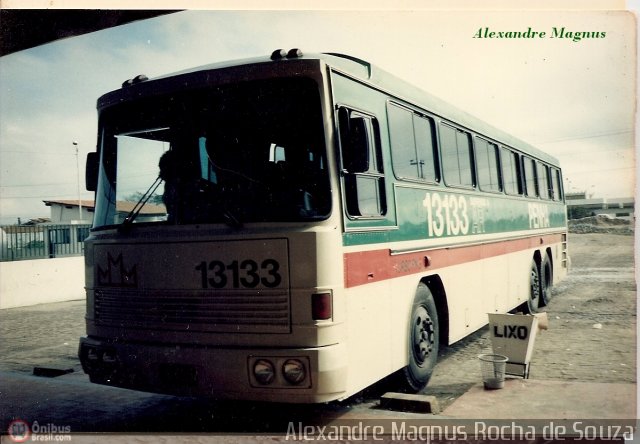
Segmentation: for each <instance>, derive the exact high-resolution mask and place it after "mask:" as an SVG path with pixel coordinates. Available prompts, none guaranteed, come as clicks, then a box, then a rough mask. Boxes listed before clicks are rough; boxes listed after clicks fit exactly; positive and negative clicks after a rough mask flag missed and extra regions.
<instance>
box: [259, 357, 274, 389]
mask: <svg viewBox="0 0 640 444" xmlns="http://www.w3.org/2000/svg"><path fill="white" fill-rule="evenodd" d="M275 375H276V372H275V369H274V368H273V364H272V363H271V362H270V361H267V360H266V359H259V360H257V361H256V363H255V364H254V365H253V376H255V378H256V381H258V382H259V383H260V384H262V385H267V384H271V383H272V382H273V380H274V378H275Z"/></svg>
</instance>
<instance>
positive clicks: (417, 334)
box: [403, 284, 440, 392]
mask: <svg viewBox="0 0 640 444" xmlns="http://www.w3.org/2000/svg"><path fill="white" fill-rule="evenodd" d="M439 341H440V334H439V325H438V312H437V309H436V303H435V301H434V299H433V295H432V294H431V291H430V290H429V287H427V286H426V285H424V284H420V285H419V286H418V289H417V291H416V295H415V298H414V301H413V307H412V309H411V319H410V325H409V364H408V365H407V366H406V367H405V368H404V371H403V373H404V379H405V384H404V385H405V387H404V388H405V389H406V390H407V391H414V392H418V391H420V390H422V389H423V388H425V387H426V385H427V383H428V382H429V379H430V378H431V374H432V373H433V369H434V367H435V365H436V361H437V360H438V345H439Z"/></svg>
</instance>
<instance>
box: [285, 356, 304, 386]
mask: <svg viewBox="0 0 640 444" xmlns="http://www.w3.org/2000/svg"><path fill="white" fill-rule="evenodd" d="M282 373H283V374H284V379H286V380H287V382H289V383H290V384H293V385H298V384H300V383H301V382H302V381H304V378H305V376H306V371H305V368H304V364H302V362H300V361H298V360H297V359H288V360H287V361H285V363H284V364H283V365H282Z"/></svg>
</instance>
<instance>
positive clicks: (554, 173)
mask: <svg viewBox="0 0 640 444" xmlns="http://www.w3.org/2000/svg"><path fill="white" fill-rule="evenodd" d="M550 171H551V187H552V190H551V198H552V199H553V200H562V187H561V186H560V185H561V183H562V181H561V180H560V170H558V169H556V168H550Z"/></svg>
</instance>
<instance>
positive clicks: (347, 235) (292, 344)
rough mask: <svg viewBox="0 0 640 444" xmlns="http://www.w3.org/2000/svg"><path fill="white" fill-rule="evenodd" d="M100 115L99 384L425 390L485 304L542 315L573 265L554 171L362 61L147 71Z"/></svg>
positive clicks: (92, 179)
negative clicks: (441, 356) (393, 384)
mask: <svg viewBox="0 0 640 444" xmlns="http://www.w3.org/2000/svg"><path fill="white" fill-rule="evenodd" d="M97 109H98V134H97V149H96V151H95V152H92V153H89V155H88V157H87V173H86V176H87V177H86V182H87V189H88V190H90V191H94V192H95V213H94V220H93V226H92V229H91V233H90V236H89V237H88V239H87V241H86V246H85V274H86V293H87V309H86V336H83V337H82V338H81V339H80V344H79V357H80V360H81V363H82V366H83V369H84V371H85V372H86V373H88V375H89V377H90V380H91V381H92V382H94V383H98V384H106V385H112V386H118V387H124V388H129V389H135V390H141V391H149V392H156V393H165V394H173V395H188V396H205V397H211V398H215V399H236V400H258V401H273V402H289V403H322V402H329V401H333V400H344V399H346V398H348V397H349V396H352V395H353V394H355V393H357V392H359V391H361V390H363V389H364V388H366V387H368V386H370V385H372V384H374V383H375V382H377V381H379V380H381V379H384V378H386V377H387V376H389V378H390V379H395V380H397V382H398V384H399V386H398V389H399V390H400V389H402V390H410V391H420V390H422V389H423V388H425V387H426V385H427V383H428V381H429V379H430V377H431V375H432V373H433V370H434V367H435V365H436V361H437V357H438V352H439V350H440V349H441V348H442V347H444V346H447V345H449V344H452V343H454V342H456V341H458V340H460V339H461V338H464V337H465V336H467V335H469V334H470V333H472V332H475V331H477V330H478V329H480V328H481V327H483V326H484V325H486V324H487V323H488V315H487V314H488V313H505V312H509V311H511V310H513V309H514V308H520V309H524V310H526V311H527V312H529V313H535V312H537V311H539V310H541V309H543V307H544V306H545V305H546V304H547V303H548V301H549V298H550V296H551V287H552V285H553V284H554V283H556V282H557V281H558V280H559V279H561V278H562V277H563V276H565V275H566V273H567V271H568V257H567V218H566V206H565V202H564V196H563V189H562V172H561V168H560V166H559V163H558V161H557V159H555V158H554V157H552V156H550V155H548V154H545V153H544V152H542V151H539V150H538V149H536V148H534V147H533V146H531V145H529V144H528V143H525V142H523V141H521V140H519V139H517V138H516V137H513V136H511V135H509V134H507V133H505V132H503V131H500V130H498V129H496V128H494V127H492V126H490V125H488V124H486V123H484V122H482V121H481V120H479V119H477V118H474V117H472V116H470V115H468V114H467V113H465V112H463V111H461V110H459V109H456V108H455V107H453V106H451V105H449V104H447V103H445V102H444V101H442V100H439V99H437V98H436V97H434V96H432V95H430V94H428V93H426V92H424V91H422V90H420V89H418V88H416V87H414V86H412V85H410V84H409V83H407V82H405V81H403V80H401V79H399V78H397V77H394V76H393V75H391V74H389V73H387V72H385V71H383V70H381V69H379V68H377V67H376V66H373V65H372V64H370V63H368V62H366V61H364V60H361V59H358V58H356V57H353V56H350V55H344V54H336V53H326V54H303V53H302V51H300V50H298V49H293V50H290V51H284V50H276V51H274V52H273V53H272V54H271V55H266V56H264V57H261V58H255V59H249V60H241V61H233V62H228V63H218V64H213V65H208V66H203V67H198V68H195V69H191V70H187V71H183V72H179V73H175V74H171V75H168V76H164V77H158V78H154V79H149V78H147V77H146V76H144V75H138V76H136V77H134V78H132V79H130V80H127V81H125V82H124V83H123V84H122V87H121V88H120V89H117V90H115V91H113V92H109V93H107V94H105V95H103V96H102V97H100V98H99V99H98V102H97ZM150 206H151V208H152V211H151V210H150V211H145V210H144V209H145V208H148V207H150ZM159 209H160V210H159Z"/></svg>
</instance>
